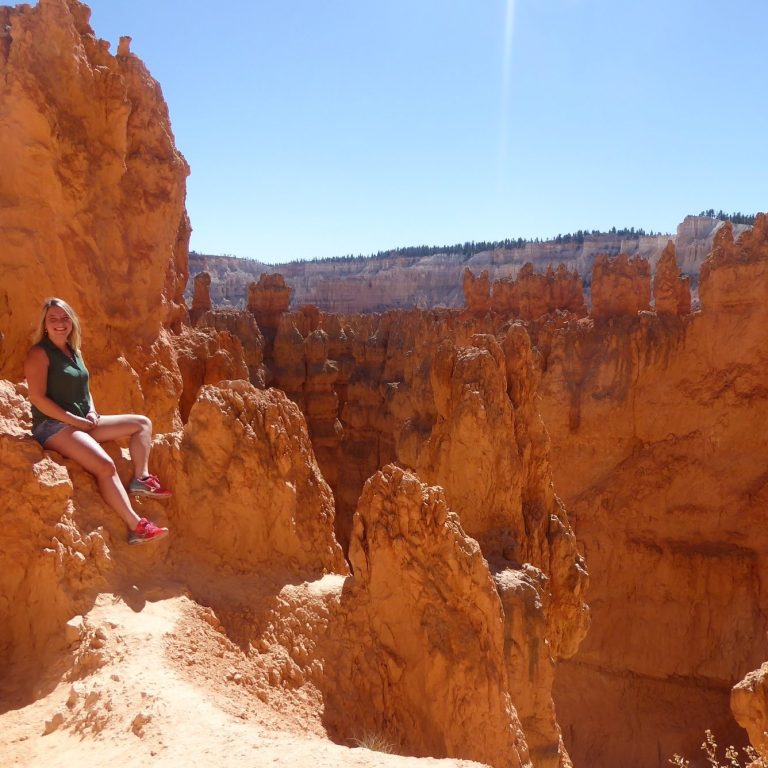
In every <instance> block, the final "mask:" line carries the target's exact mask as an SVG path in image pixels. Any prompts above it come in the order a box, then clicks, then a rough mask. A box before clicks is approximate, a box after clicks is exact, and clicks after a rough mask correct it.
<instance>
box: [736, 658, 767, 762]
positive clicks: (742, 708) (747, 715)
mask: <svg viewBox="0 0 768 768" xmlns="http://www.w3.org/2000/svg"><path fill="white" fill-rule="evenodd" d="M731 710H732V711H733V716H734V717H735V718H736V721H737V722H738V724H739V725H740V726H741V727H742V728H743V729H744V730H745V731H746V732H747V733H748V734H749V741H750V742H751V744H752V746H753V747H754V748H755V749H756V750H757V751H758V752H759V754H760V755H761V756H762V757H763V758H768V662H765V663H763V664H762V665H761V666H760V669H756V670H754V671H752V672H750V673H749V674H748V675H747V676H746V677H745V678H744V679H743V680H741V681H740V682H739V683H737V684H736V685H735V686H734V687H733V690H732V691H731Z"/></svg>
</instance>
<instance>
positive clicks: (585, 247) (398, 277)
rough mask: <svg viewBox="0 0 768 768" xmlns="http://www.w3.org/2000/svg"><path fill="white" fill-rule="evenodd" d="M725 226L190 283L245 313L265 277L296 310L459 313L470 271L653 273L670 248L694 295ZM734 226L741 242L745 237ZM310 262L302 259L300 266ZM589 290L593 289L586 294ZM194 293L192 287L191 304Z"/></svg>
mask: <svg viewBox="0 0 768 768" xmlns="http://www.w3.org/2000/svg"><path fill="white" fill-rule="evenodd" d="M722 226H723V222H722V221H719V220H718V219H711V218H708V217H705V216H686V217H685V220H684V221H683V222H682V223H681V224H680V225H679V226H678V227H677V232H676V233H675V234H674V235H672V236H670V235H654V236H642V237H634V238H632V237H621V236H618V235H611V234H600V235H588V236H586V237H584V238H583V240H582V241H581V242H577V241H575V240H574V241H573V242H569V243H565V242H560V243H558V242H556V241H554V240H552V241H545V242H534V243H526V244H525V245H524V246H522V247H520V248H511V249H497V250H494V251H483V252H480V253H476V254H474V255H471V256H469V255H463V254H456V253H443V254H433V255H430V256H423V257H418V256H411V257H408V256H402V255H399V254H390V255H384V256H381V257H376V258H348V259H337V260H333V259H328V260H325V261H320V262H317V261H294V262H287V263H279V264H267V263H262V262H260V261H250V260H248V259H238V258H234V257H228V256H207V255H203V254H197V253H192V254H190V259H189V270H190V273H191V274H192V275H195V274H198V273H199V272H207V273H208V274H209V275H210V277H211V297H212V300H213V302H214V304H215V305H217V306H229V307H240V308H242V307H244V306H245V304H246V302H247V294H248V285H249V284H250V283H251V282H253V281H254V280H257V279H258V278H259V275H261V274H263V273H268V274H271V273H279V274H281V275H282V276H283V277H284V278H285V280H286V281H287V282H288V283H289V284H290V285H291V286H292V287H293V290H294V292H293V297H292V304H291V306H292V308H294V309H295V308H297V307H300V306H301V305H302V304H314V305H315V306H317V307H319V308H320V309H322V310H325V311H327V312H340V313H342V314H348V313H356V312H384V311H387V310H389V309H398V308H405V309H407V308H410V307H422V308H430V307H439V306H442V307H461V306H462V305H463V294H462V277H463V274H464V270H465V269H470V270H471V271H472V272H473V273H475V274H478V275H479V274H480V273H481V272H483V271H486V272H487V273H488V275H489V279H490V280H491V281H501V280H502V279H509V280H511V279H514V278H517V277H518V275H519V273H520V272H521V270H523V269H524V267H525V265H526V264H531V265H533V268H534V270H535V272H536V273H543V272H545V271H546V269H547V268H548V267H549V266H550V265H551V266H552V268H553V269H555V270H558V269H560V268H562V269H567V270H568V271H570V272H578V273H579V274H580V275H582V276H585V277H586V276H588V275H589V274H590V273H591V271H592V265H593V263H594V261H595V258H596V257H597V256H598V255H599V254H605V255H608V256H618V254H620V253H625V254H627V255H628V256H630V257H634V256H638V257H641V258H643V259H645V260H647V261H648V262H649V264H650V267H651V271H652V272H655V268H656V262H657V261H658V260H659V258H660V257H661V255H662V253H663V251H664V249H665V247H666V245H667V242H668V240H669V239H670V237H671V239H672V241H673V242H674V244H675V247H676V250H677V258H678V263H679V264H680V266H681V269H682V271H683V273H684V274H685V275H688V276H689V277H690V278H691V281H692V286H693V288H694V289H695V288H696V286H697V281H698V271H699V267H700V266H701V264H702V262H703V261H704V259H705V258H706V256H707V254H708V253H709V252H710V250H711V249H712V240H713V237H714V236H715V233H716V232H717V231H718V230H719V229H720V228H721V227H722ZM747 229H748V227H747V226H745V225H740V224H739V225H736V227H735V230H736V234H740V233H741V232H742V231H745V230H747ZM303 256H304V254H296V258H302V257H303ZM588 290H589V285H587V292H588ZM192 294H193V285H192V281H190V283H189V285H188V287H187V299H188V301H191V300H192Z"/></svg>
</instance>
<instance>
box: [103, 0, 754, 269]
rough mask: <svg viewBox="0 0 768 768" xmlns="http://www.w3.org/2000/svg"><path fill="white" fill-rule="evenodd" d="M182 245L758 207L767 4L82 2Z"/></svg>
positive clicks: (352, 243)
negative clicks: (144, 123)
mask: <svg viewBox="0 0 768 768" xmlns="http://www.w3.org/2000/svg"><path fill="white" fill-rule="evenodd" d="M89 5H90V6H91V8H92V10H93V14H92V17H91V25H92V26H93V28H94V31H95V32H96V34H97V36H98V37H102V38H105V39H107V40H109V41H110V42H111V43H112V48H111V50H112V51H113V52H115V51H116V49H117V40H118V38H119V36H120V35H130V36H131V37H132V38H133V43H132V46H131V47H132V50H133V52H134V53H136V54H138V55H139V56H140V57H141V58H142V59H143V60H144V61H145V63H146V64H147V66H148V67H149V69H150V71H151V72H152V74H153V75H154V77H155V78H156V79H157V80H159V82H160V84H161V86H162V88H163V93H164V94H165V98H166V101H167V102H168V105H169V108H170V113H171V120H172V125H173V129H174V133H175V136H176V144H177V146H178V147H179V149H180V150H181V151H182V152H183V153H184V155H185V156H186V158H187V160H188V161H189V163H190V165H191V167H192V175H191V176H190V178H189V181H188V187H187V207H188V210H189V214H190V217H191V219H192V226H193V228H194V232H193V235H192V242H191V247H192V248H193V249H195V250H198V251H201V252H204V253H228V254H234V255H237V256H246V257H253V258H258V259H261V260H262V261H268V262H275V261H283V260H289V259H292V258H299V257H301V258H314V257H324V256H334V255H344V254H347V253H366V254H367V253H371V252H375V251H377V250H380V249H381V250H384V249H388V248H392V247H397V246H405V245H420V244H427V245H442V244H447V243H454V242H463V241H466V240H494V239H503V238H505V237H514V238H516V237H526V238H529V237H542V238H547V237H551V236H554V235H557V234H558V233H566V232H572V231H576V230H578V229H602V230H605V229H609V228H610V227H612V226H617V227H624V226H626V227H631V226H634V227H643V228H644V229H646V230H654V231H663V232H674V228H675V226H676V225H677V223H678V222H679V221H680V220H681V219H682V218H683V217H684V216H685V215H686V214H688V213H698V212H699V211H701V210H702V209H705V208H715V209H719V208H722V209H723V210H726V211H729V212H732V211H742V212H744V213H754V212H756V211H762V210H766V209H768V183H767V180H768V153H767V152H766V139H767V138H768V89H766V86H765V78H766V74H768V54H766V50H768V45H767V44H766V37H765V36H766V30H767V29H768V2H766V0H729V2H728V3H722V2H715V1H714V0H646V1H645V2H640V1H639V0H378V1H377V2H374V1H373V0H248V1H246V0H230V1H229V2H227V3H221V4H216V3H211V2H210V0H207V2H205V3H203V2H199V1H198V0H92V2H90V3H89Z"/></svg>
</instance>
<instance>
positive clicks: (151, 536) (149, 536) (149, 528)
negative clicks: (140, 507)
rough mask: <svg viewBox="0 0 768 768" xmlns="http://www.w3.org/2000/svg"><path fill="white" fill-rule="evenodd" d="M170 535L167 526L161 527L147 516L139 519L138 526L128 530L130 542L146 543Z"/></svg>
mask: <svg viewBox="0 0 768 768" xmlns="http://www.w3.org/2000/svg"><path fill="white" fill-rule="evenodd" d="M167 535H168V529H167V528H160V527H159V526H157V525H155V524H154V523H153V522H151V521H150V520H147V518H146V517H142V518H141V520H139V522H138V524H137V526H136V528H135V529H134V530H132V531H128V543H129V544H146V543H147V542H149V541H157V540H158V539H162V538H163V537H164V536H167Z"/></svg>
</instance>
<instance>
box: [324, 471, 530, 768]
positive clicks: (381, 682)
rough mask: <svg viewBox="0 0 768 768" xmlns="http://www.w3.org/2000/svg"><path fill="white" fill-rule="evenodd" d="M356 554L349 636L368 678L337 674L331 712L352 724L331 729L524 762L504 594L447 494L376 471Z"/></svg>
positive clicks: (361, 515)
mask: <svg viewBox="0 0 768 768" xmlns="http://www.w3.org/2000/svg"><path fill="white" fill-rule="evenodd" d="M350 561H351V563H352V569H353V577H352V578H351V579H350V580H349V587H348V589H349V596H348V598H347V599H346V600H345V601H344V603H343V607H344V608H346V610H347V611H349V614H348V618H347V622H348V625H347V632H346V633H345V635H346V636H345V645H346V646H347V648H348V654H349V655H348V657H347V664H348V667H347V668H348V669H352V670H355V671H356V674H357V680H352V679H345V678H341V677H340V676H339V679H337V680H335V681H334V682H335V686H334V688H333V690H332V691H330V692H329V696H330V698H331V701H330V702H329V709H330V711H331V712H332V713H333V712H336V713H337V714H336V716H337V717H340V718H342V717H343V719H344V720H345V721H346V722H343V725H342V724H341V723H337V722H333V721H331V722H330V723H329V725H330V727H331V729H332V730H337V729H339V728H344V729H347V730H348V729H349V727H350V722H351V724H353V725H356V726H358V728H359V729H360V730H361V731H362V732H380V733H384V734H385V735H386V736H387V737H388V739H389V740H391V741H392V742H394V743H395V744H396V745H397V746H398V748H399V750H398V751H400V750H402V751H404V752H406V753H408V754H415V755H420V756H427V755H433V756H437V757H449V756H450V757H462V758H467V759H472V760H478V761H480V762H483V763H487V764H489V765H492V766H494V768H506V767H507V766H509V767H510V768H512V767H514V768H517V767H518V766H522V765H523V764H525V763H526V761H527V758H528V754H527V748H526V743H525V737H524V734H523V732H522V729H521V727H520V723H519V721H518V719H517V716H516V713H515V709H514V706H513V702H512V700H511V697H510V694H509V690H508V673H507V665H506V658H505V654H506V649H505V636H504V623H503V614H502V607H501V602H500V600H499V596H498V593H497V592H496V589H495V587H494V583H493V580H492V578H491V574H490V572H489V570H488V566H487V563H486V562H485V560H484V559H483V556H482V553H481V551H480V547H479V546H478V545H477V542H475V541H473V540H472V539H470V538H469V537H468V536H467V535H466V534H465V533H464V532H463V531H462V529H461V525H460V523H459V520H458V517H457V516H456V515H455V514H454V513H452V512H450V511H449V509H448V506H447V504H446V502H445V498H444V496H443V493H442V491H441V490H440V489H439V488H431V487H429V486H426V485H424V484H423V483H421V482H420V481H419V479H418V478H417V477H416V476H415V475H413V474H411V473H409V472H406V471H404V470H402V469H399V468H398V467H395V466H394V465H389V466H387V467H385V468H384V469H383V470H382V471H380V472H378V473H376V474H375V475H374V476H373V477H372V478H371V479H370V480H369V481H368V482H367V483H366V485H365V488H364V489H363V493H362V496H361V498H360V503H359V505H358V509H357V513H356V515H355V524H354V530H353V533H352V541H351V544H350ZM342 701H343V702H344V705H343V706H342ZM342 713H343V714H342Z"/></svg>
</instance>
